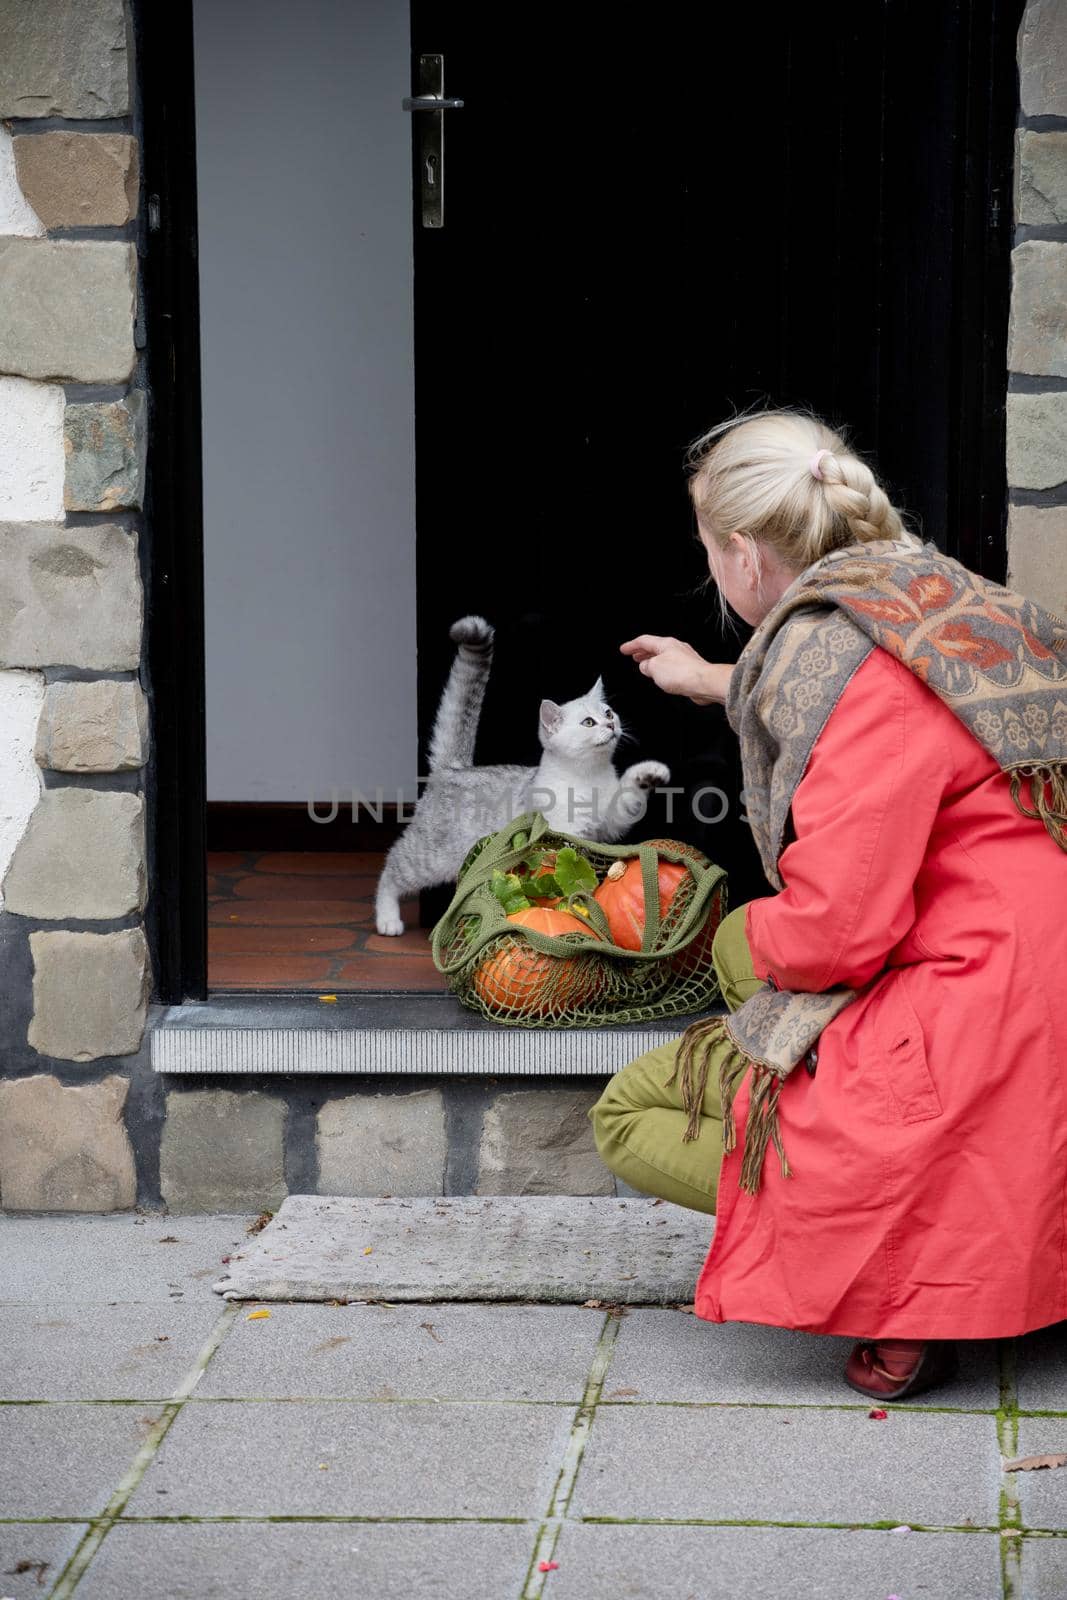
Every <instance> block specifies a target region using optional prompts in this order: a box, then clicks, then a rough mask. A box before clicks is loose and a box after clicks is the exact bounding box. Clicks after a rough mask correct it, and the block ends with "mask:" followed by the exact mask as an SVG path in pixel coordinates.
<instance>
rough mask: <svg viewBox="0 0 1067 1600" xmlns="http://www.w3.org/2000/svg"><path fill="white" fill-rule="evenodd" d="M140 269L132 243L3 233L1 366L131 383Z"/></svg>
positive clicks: (30, 373) (29, 374) (30, 374)
mask: <svg viewBox="0 0 1067 1600" xmlns="http://www.w3.org/2000/svg"><path fill="white" fill-rule="evenodd" d="M2 3H3V0H0V4H2ZM136 274H137V257H136V253H135V250H134V247H133V245H132V244H125V243H119V242H116V243H114V244H112V243H109V242H102V241H98V240H75V241H67V240H55V239H0V307H2V308H3V309H2V313H0V372H8V373H12V374H14V375H15V376H16V377H22V378H58V379H64V380H67V381H73V382H76V383H124V382H125V380H126V379H127V378H128V377H129V375H130V373H131V372H132V370H133V364H134V360H135V355H136V352H135V351H134V345H133V320H134V311H135V294H136V282H137V277H136Z"/></svg>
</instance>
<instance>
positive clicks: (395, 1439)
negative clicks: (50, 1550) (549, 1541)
mask: <svg viewBox="0 0 1067 1600" xmlns="http://www.w3.org/2000/svg"><path fill="white" fill-rule="evenodd" d="M573 1415H574V1412H573V1408H572V1407H570V1406H537V1405H523V1404H519V1405H506V1404H505V1405H477V1404H473V1405H467V1404H462V1403H459V1404H449V1403H447V1402H444V1403H441V1404H435V1403H434V1402H432V1401H426V1402H420V1401H413V1402H410V1403H406V1404H390V1403H380V1404H375V1403H373V1402H361V1401H356V1402H352V1403H348V1402H346V1401H338V1400H320V1401H311V1402H303V1401H288V1402H286V1401H245V1402H243V1403H242V1402H239V1401H236V1402H233V1403H232V1404H228V1403H227V1402H225V1401H218V1400H203V1401H199V1400H194V1401H190V1402H189V1404H187V1405H186V1406H185V1407H184V1409H183V1410H182V1412H181V1414H180V1416H178V1417H177V1418H176V1420H175V1422H174V1425H173V1427H172V1428H171V1429H170V1431H169V1433H168V1434H167V1436H166V1438H165V1439H164V1440H163V1443H162V1444H161V1445H160V1447H159V1451H158V1453H157V1454H156V1456H155V1457H154V1459H153V1461H152V1464H151V1465H150V1467H149V1468H148V1471H147V1472H146V1473H145V1476H144V1478H143V1479H142V1480H141V1484H140V1486H139V1488H138V1489H137V1490H136V1491H135V1493H134V1495H133V1496H132V1498H131V1499H130V1501H129V1503H128V1505H127V1508H126V1510H127V1513H128V1515H130V1516H131V1517H136V1516H152V1517H157V1516H160V1515H164V1516H222V1515H231V1516H247V1517H265V1516H270V1515H272V1514H273V1515H282V1516H363V1517H398V1516H418V1517H516V1516H518V1517H532V1516H536V1515H537V1514H538V1512H539V1511H542V1510H543V1509H544V1508H545V1506H546V1504H547V1502H548V1497H549V1494H550V1492H551V1489H552V1486H553V1484H554V1482H555V1478H556V1474H557V1472H558V1470H559V1465H560V1461H561V1460H562V1456H563V1451H564V1448H565V1445H566V1441H567V1437H568V1432H569V1429H570V1425H571V1421H572V1418H573Z"/></svg>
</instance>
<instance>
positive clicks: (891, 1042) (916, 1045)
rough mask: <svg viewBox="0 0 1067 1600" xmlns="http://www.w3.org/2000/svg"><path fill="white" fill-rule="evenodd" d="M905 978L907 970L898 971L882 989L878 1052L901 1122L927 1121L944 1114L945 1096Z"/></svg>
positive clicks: (878, 1024)
mask: <svg viewBox="0 0 1067 1600" xmlns="http://www.w3.org/2000/svg"><path fill="white" fill-rule="evenodd" d="M902 980H903V973H897V974H894V975H893V976H892V977H891V978H890V980H889V982H888V983H887V984H886V986H885V988H884V989H883V991H882V1003H881V1005H880V1006H879V1008H878V1016H877V1019H876V1021H875V1027H876V1030H877V1042H878V1053H879V1055H880V1057H881V1060H882V1065H883V1067H884V1070H885V1074H886V1079H887V1082H888V1084H889V1092H890V1094H891V1096H892V1098H893V1102H894V1104H895V1105H896V1108H897V1111H898V1113H899V1116H900V1120H901V1122H925V1121H927V1120H928V1119H929V1118H930V1117H939V1116H940V1115H941V1097H940V1095H939V1094H938V1092H937V1085H936V1084H935V1083H934V1080H933V1078H932V1077H931V1076H930V1067H929V1064H928V1062H927V1060H926V1040H925V1039H924V1038H923V1030H922V1025H921V1023H920V1022H919V1019H918V1017H917V1016H916V1014H915V1007H914V1006H913V1005H912V1003H911V1001H910V1000H909V999H908V996H907V993H906V991H905V988H904V983H903V981H902Z"/></svg>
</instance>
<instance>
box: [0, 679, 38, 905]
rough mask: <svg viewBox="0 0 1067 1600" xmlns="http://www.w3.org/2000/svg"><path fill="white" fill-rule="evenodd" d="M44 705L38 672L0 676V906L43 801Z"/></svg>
mask: <svg viewBox="0 0 1067 1600" xmlns="http://www.w3.org/2000/svg"><path fill="white" fill-rule="evenodd" d="M43 704H44V679H43V678H42V677H41V674H40V673H39V672H0V906H2V905H3V903H4V896H3V892H2V885H3V880H4V877H5V875H6V873H7V869H8V867H9V866H10V865H11V858H12V856H13V855H14V854H15V850H16V847H17V845H18V842H19V840H20V839H21V838H22V835H23V834H24V833H25V831H26V824H27V823H28V822H29V820H30V817H31V816H32V815H33V810H34V807H35V806H36V804H37V802H38V800H39V799H40V798H41V772H40V768H39V767H38V765H37V763H36V761H35V760H34V759H33V742H34V739H35V738H36V730H37V724H38V720H39V718H40V715H41V707H42V705H43Z"/></svg>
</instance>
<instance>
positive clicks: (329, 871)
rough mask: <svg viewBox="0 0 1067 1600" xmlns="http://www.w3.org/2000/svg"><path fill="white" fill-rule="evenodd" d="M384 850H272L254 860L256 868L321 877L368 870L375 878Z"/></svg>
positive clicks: (260, 870)
mask: <svg viewBox="0 0 1067 1600" xmlns="http://www.w3.org/2000/svg"><path fill="white" fill-rule="evenodd" d="M384 860H385V852H384V851H379V850H271V851H265V852H264V853H263V854H262V855H261V856H260V857H259V860H258V861H257V862H256V871H257V872H280V873H299V874H300V875H302V876H307V877H312V878H320V877H327V876H333V875H334V874H335V873H340V874H341V876H342V877H344V876H348V875H351V874H353V873H360V872H362V873H369V874H371V875H372V876H373V877H375V878H377V876H378V874H379V872H380V871H381V870H382V862H383V861H384Z"/></svg>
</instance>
